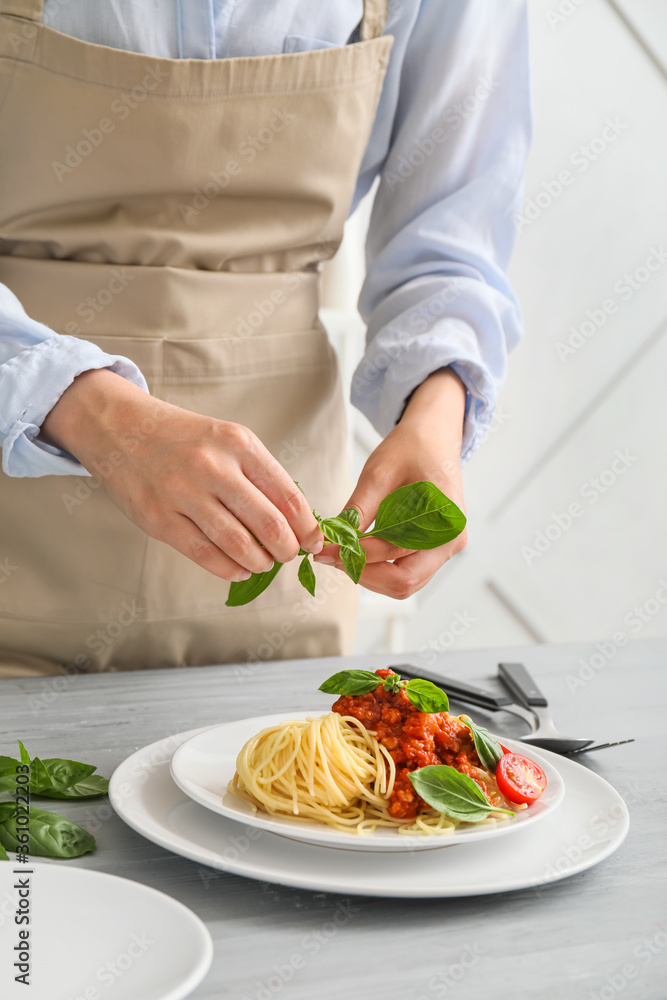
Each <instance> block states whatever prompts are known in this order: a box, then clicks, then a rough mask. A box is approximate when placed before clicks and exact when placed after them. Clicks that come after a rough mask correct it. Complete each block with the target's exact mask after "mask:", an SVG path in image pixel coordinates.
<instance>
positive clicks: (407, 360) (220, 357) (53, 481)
mask: <svg viewBox="0 0 667 1000" xmlns="http://www.w3.org/2000/svg"><path fill="white" fill-rule="evenodd" d="M120 6H121V5H120V4H119V5H116V4H113V3H110V4H107V5H105V6H104V8H102V9H100V7H99V6H97V5H95V6H91V5H89V4H86V3H85V0H60V2H58V3H54V4H53V5H51V6H50V7H48V8H47V9H48V11H49V24H48V25H46V24H44V23H43V10H42V8H43V0H2V2H1V5H0V55H1V56H2V59H1V60H0V119H1V121H0V127H1V128H2V134H3V136H4V137H5V143H4V146H3V151H2V153H1V154H0V157H1V158H0V237H1V239H0V254H1V255H0V282H2V286H0V292H1V296H0V362H1V364H0V395H1V400H2V401H1V403H0V435H1V440H2V445H3V470H4V473H3V475H2V478H1V479H0V524H2V546H3V549H2V551H1V552H0V556H2V555H4V556H6V561H5V565H6V570H5V581H4V583H3V585H2V587H1V588H0V672H2V673H4V675H5V676H15V675H17V674H21V673H28V674H31V673H32V674H40V673H43V674H47V673H55V672H59V671H61V670H70V671H71V670H118V669H136V668H141V667H162V666H180V665H194V664H206V663H215V662H225V661H227V662H231V661H239V660H243V659H247V658H256V657H257V650H258V648H259V647H260V646H261V647H262V649H265V648H267V647H268V648H269V650H270V655H275V656H276V657H291V656H310V655H327V654H337V653H341V652H349V650H350V643H351V640H352V633H353V625H354V617H355V598H356V595H355V588H354V585H352V584H351V583H350V582H349V581H348V580H347V579H346V577H345V576H344V574H343V573H341V572H340V571H339V569H338V567H337V566H336V564H335V561H334V565H332V564H331V560H332V559H334V560H335V552H334V554H333V555H332V553H331V551H330V549H329V547H327V551H326V553H323V552H322V537H321V533H320V531H319V528H318V526H317V522H316V520H315V519H314V517H313V516H312V513H311V512H310V507H311V506H313V507H315V508H316V509H318V510H320V511H322V512H323V513H326V514H332V513H336V512H338V511H339V510H340V509H342V508H343V507H344V506H348V505H353V506H355V507H357V508H358V509H359V511H360V516H361V522H362V527H364V526H367V525H368V524H370V523H371V522H372V521H373V519H374V516H375V513H376V511H377V507H378V504H379V502H380V500H381V499H382V498H383V497H384V496H385V495H386V494H387V493H388V492H390V491H391V490H392V489H395V488H396V487H398V486H400V485H402V484H404V483H409V482H413V481H416V480H419V479H430V480H432V481H434V482H435V483H436V484H437V485H438V486H440V487H441V488H442V489H443V490H444V492H446V493H447V494H448V495H450V496H451V497H452V498H453V499H454V500H456V501H457V502H458V503H460V504H462V502H463V498H462V488H461V476H460V456H461V453H463V457H464V458H467V457H468V456H469V455H470V454H471V453H472V451H473V450H474V448H475V447H476V445H477V443H478V442H479V440H480V438H481V436H482V435H483V433H484V430H485V428H486V426H487V425H488V422H489V420H490V419H491V416H492V413H493V407H494V403H495V398H496V393H497V388H498V385H499V383H500V381H501V380H502V377H503V375H504V369H505V358H506V351H507V348H508V346H511V345H512V344H513V343H514V342H515V341H516V340H517V339H518V336H519V332H520V320H519V315H518V309H517V306H516V303H515V300H514V297H513V295H512V292H511V290H510V289H509V287H508V285H507V281H506V278H505V275H504V268H505V267H506V265H507V261H508V258H509V254H510V251H511V247H512V243H513V238H514V222H513V218H514V213H515V212H516V209H517V205H518V199H519V196H520V188H521V174H522V169H523V164H524V160H525V154H526V149H527V144H528V132H529V124H528V110H527V101H528V97H527V84H526V70H525V67H526V40H525V10H524V4H523V3H522V2H518V0H516V2H513V3H507V2H505V3H503V4H501V3H500V2H499V0H468V2H464V0H449V2H447V3H443V2H442V0H421V2H419V0H413V2H406V3H401V4H389V3H388V2H387V0H365V2H364V3H363V4H362V3H360V2H359V0H341V2H339V3H337V4H336V5H334V7H333V9H330V8H329V5H313V4H311V3H308V2H307V0H297V2H296V3H295V2H290V3H288V2H284V3H283V2H281V3H277V4H273V5H272V8H271V10H269V11H267V9H266V5H265V4H263V3H262V2H261V0H248V2H247V3H245V4H243V5H240V6H239V5H237V4H234V3H232V2H231V0H230V2H226V0H218V2H216V3H215V4H213V5H210V4H209V2H208V0H206V2H203V0H202V2H196V3H195V2H194V0H193V2H192V3H188V4H187V5H186V4H183V5H180V4H172V3H168V2H166V0H164V3H163V4H162V6H161V9H160V13H159V17H158V18H157V20H156V19H154V18H153V19H151V18H149V17H148V15H147V14H146V13H145V12H142V9H141V8H140V5H139V4H136V5H133V4H123V5H122V7H123V10H122V12H121V11H120V9H119V8H120ZM362 8H363V9H362ZM378 175H379V176H380V185H379V189H378V194H377V198H376V201H375V206H374V212H373V218H372V221H371V227H370V232H369V239H368V258H369V260H368V274H367V277H366V280H365V284H364V288H363V291H362V295H361V299H360V310H361V312H362V315H363V316H364V318H365V319H366V321H367V322H368V327H369V334H368V346H367V351H366V354H365V357H364V358H363V360H362V362H361V363H360V365H359V368H358V370H357V373H356V375H355V379H354V384H353V401H354V402H355V404H356V405H357V406H358V407H359V408H360V409H362V410H363V412H365V413H366V415H367V416H368V417H369V418H370V419H371V420H372V421H373V423H374V424H375V426H376V427H377V428H378V430H379V431H380V432H381V433H382V434H384V435H386V436H385V438H384V440H383V442H382V444H381V445H380V446H379V447H378V449H377V450H376V451H375V452H374V454H372V455H371V457H370V459H369V461H368V463H367V464H366V466H365V468H364V470H363V473H362V475H361V477H360V480H359V482H358V483H357V484H356V486H354V488H353V484H352V483H351V482H350V479H349V472H348V468H347V463H346V459H345V424H344V408H343V399H342V394H341V388H340V382H339V378H338V372H337V367H336V361H335V357H334V355H333V352H332V350H331V347H330V346H329V343H328V341H327V338H326V334H325V332H324V331H323V329H322V327H321V324H320V323H319V320H318V316H317V312H318V270H319V264H320V262H321V261H323V260H326V259H328V258H329V257H331V256H332V255H333V253H334V252H335V250H336V249H337V247H338V245H339V243H340V240H341V238H342V232H343V224H344V222H345V219H346V218H347V216H348V215H349V213H350V211H351V210H352V209H353V208H354V206H355V205H356V203H357V202H358V200H359V199H360V197H361V196H363V194H365V193H366V191H368V189H369V188H370V186H371V184H372V182H373V180H374V179H375V178H376V176H378ZM147 388H148V390H149V393H150V394H149V393H147V392H146V389H147ZM90 476H92V477H93V478H90ZM295 480H296V481H298V482H299V484H300V485H301V487H302V489H303V491H304V494H305V496H304V495H303V494H302V493H301V492H300V491H299V489H298V488H297V487H296V486H295V485H294V481H295ZM306 497H307V500H306ZM464 541H465V540H464V538H463V536H461V537H460V538H459V539H457V540H456V541H454V542H452V543H450V544H448V545H445V546H443V547H441V548H440V549H435V550H432V551H431V552H418V553H406V552H403V551H401V550H398V549H396V548H394V547H393V546H391V545H389V544H387V543H384V542H382V541H380V540H373V541H369V542H367V543H365V544H366V546H367V555H368V564H367V567H366V569H365V571H364V574H363V576H362V581H361V582H362V585H363V586H366V587H368V588H369V589H372V590H375V591H377V592H379V593H383V594H389V595H390V596H393V597H397V598H401V597H406V596H408V595H409V594H411V593H414V592H415V591H416V590H418V589H420V588H421V587H423V586H424V585H425V584H426V583H427V582H428V580H429V579H431V577H432V576H433V574H434V573H435V572H436V570H437V569H438V568H439V567H440V566H441V565H442V564H443V563H444V562H445V561H446V560H447V559H448V558H450V556H451V555H452V554H453V553H454V552H456V551H457V550H458V549H460V548H461V547H462V546H463V544H464ZM299 548H304V549H306V550H308V551H310V552H313V553H316V562H317V563H319V568H318V594H317V597H316V598H315V599H311V598H308V597H307V596H306V595H305V591H303V590H302V589H301V588H300V586H299V585H298V583H297V581H296V573H290V572H283V573H281V574H280V575H279V576H278V577H277V578H276V580H275V581H274V583H273V584H272V585H271V587H270V588H269V590H267V591H266V592H265V594H264V595H262V597H260V598H259V599H257V600H256V601H255V602H253V603H252V604H251V605H248V606H247V607H245V608H226V607H225V599H226V596H227V589H228V587H227V584H226V581H229V580H241V579H245V578H247V577H248V575H249V574H250V573H251V572H259V571H263V570H265V569H267V568H268V567H269V566H270V565H272V563H273V560H277V561H280V562H285V561H288V560H290V559H293V558H294V557H295V556H296V554H297V552H298V550H299ZM327 563H328V565H327ZM261 656H262V657H263V658H265V657H264V653H262V654H261Z"/></svg>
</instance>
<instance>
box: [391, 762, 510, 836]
mask: <svg viewBox="0 0 667 1000" xmlns="http://www.w3.org/2000/svg"><path fill="white" fill-rule="evenodd" d="M408 778H409V779H410V781H411V782H412V786H413V788H414V790H415V791H416V792H417V794H418V795H420V796H421V797H422V799H423V800H424V802H426V803H427V804H428V805H429V806H431V808H432V809H435V810H436V811H437V812H441V813H444V814H445V815H446V816H450V817H451V818H452V819H456V820H459V821H461V822H465V823H481V821H482V820H484V819H486V818H487V816H488V815H489V813H491V812H499V813H507V814H508V815H509V816H513V815H514V813H513V812H512V811H511V810H510V809H497V808H495V807H494V806H492V805H491V803H490V802H489V800H488V799H487V797H486V795H485V794H484V792H483V791H482V789H481V788H480V787H479V785H478V784H477V782H476V781H473V780H472V778H469V777H468V775H467V774H461V772H460V771H457V770H456V768H455V767H450V765H449V764H428V765H427V766H426V767H420V768H419V769H418V770H417V771H411V772H410V773H409V774H408Z"/></svg>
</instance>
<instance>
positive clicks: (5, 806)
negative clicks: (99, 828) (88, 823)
mask: <svg viewBox="0 0 667 1000" xmlns="http://www.w3.org/2000/svg"><path fill="white" fill-rule="evenodd" d="M17 742H18V744H19V751H20V757H19V759H18V760H16V759H14V758H13V757H0V793H1V792H5V793H7V792H9V793H11V798H9V799H4V800H0V860H2V861H8V860H9V856H8V854H7V851H8V850H10V851H11V850H14V851H15V850H16V848H17V846H18V840H17V836H16V834H17V823H16V817H17V813H18V806H17V802H16V801H15V798H14V796H15V794H16V791H17V789H18V790H20V789H21V788H23V789H25V791H26V792H29V793H30V795H31V796H36V795H40V796H43V797H44V798H50V799H88V798H98V797H99V796H101V795H106V793H107V791H108V787H109V782H108V780H107V779H106V778H103V777H102V775H101V774H95V773H94V772H95V771H96V770H97V768H96V767H95V765H94V764H83V763H81V762H80V761H76V760H67V759H64V758H61V757H48V758H45V759H44V760H40V758H39V757H33V758H32V759H31V758H30V754H29V753H28V751H27V750H26V748H25V747H24V745H23V743H21V741H20V740H18V741H17ZM20 765H22V766H24V767H25V766H27V767H29V772H22V773H24V774H27V776H28V781H27V782H25V783H23V782H18V781H17V770H16V769H17V767H18V766H20ZM21 814H22V815H23V807H22V806H21ZM20 829H21V831H25V829H26V827H25V826H24V825H22V826H21V827H20ZM27 831H28V836H29V843H28V852H29V854H32V855H35V856H36V857H47V858H76V857H79V856H80V855H81V854H85V853H86V852H87V851H94V850H95V848H96V846H97V845H96V843H95V838H94V837H93V836H92V834H90V833H88V832H87V831H86V830H84V829H82V828H81V827H80V826H77V824H76V823H73V822H72V821H71V820H68V819H65V818H64V817H62V816H57V815H56V814H55V813H50V812H47V811H46V810H44V809H38V808H37V807H35V806H34V805H33V804H32V802H30V805H29V807H28V826H27Z"/></svg>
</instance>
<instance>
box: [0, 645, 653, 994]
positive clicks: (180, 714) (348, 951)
mask: <svg viewBox="0 0 667 1000" xmlns="http://www.w3.org/2000/svg"><path fill="white" fill-rule="evenodd" d="M610 648H611V649H612V650H613V655H609V650H610ZM596 652H598V653H600V655H599V657H598V658H594V659H593V665H591V657H592V656H593V654H595V653H596ZM606 654H607V655H605V653H604V648H603V651H602V652H600V650H598V649H597V647H596V646H595V644H589V645H581V646H573V645H569V646H538V647H533V648H530V649H515V650H507V649H503V650H482V651H474V652H465V653H449V654H446V655H444V656H443V657H441V659H440V661H439V663H438V666H439V667H440V668H441V669H442V670H443V671H445V672H446V673H447V674H448V675H450V676H459V677H461V678H467V679H469V680H482V679H487V678H492V677H493V676H494V675H495V672H496V664H497V663H498V661H499V660H517V659H518V660H522V661H523V662H525V663H526V664H527V666H528V667H529V668H530V670H531V671H533V672H534V674H535V676H536V677H537V678H538V680H539V683H540V685H541V687H542V688H543V690H544V692H545V694H546V695H547V697H548V698H549V701H550V703H551V704H552V707H553V711H554V715H555V717H556V721H557V722H558V723H562V728H563V730H565V729H567V730H572V731H573V732H574V733H575V734H579V733H584V734H586V735H591V736H595V737H596V738H598V737H599V738H602V737H605V738H610V739H613V738H617V739H622V738H624V737H630V736H634V737H636V739H637V742H636V743H632V744H629V745H628V746H623V747H617V748H614V749H610V750H605V751H602V752H601V753H599V754H591V755H590V756H588V757H586V756H584V757H580V758H579V760H580V761H581V762H582V764H584V765H585V766H587V767H589V768H591V769H593V770H595V771H596V772H597V773H598V774H600V775H602V777H604V778H606V779H607V780H608V781H610V782H611V783H612V784H613V785H614V786H615V787H616V788H617V789H618V790H619V791H620V792H621V794H622V795H623V797H624V798H625V800H626V802H627V803H628V806H629V809H630V816H631V828H630V833H629V835H628V838H627V840H626V841H625V843H624V844H623V845H622V846H621V848H620V849H619V850H618V851H617V852H616V853H615V854H614V855H612V857H610V858H608V859H607V860H606V861H605V862H603V863H601V864H599V865H598V866H596V867H594V868H592V869H591V870H589V871H587V872H584V873H582V874H580V875H576V876H574V877H571V878H569V879H566V880H565V881H562V882H556V883H552V884H550V885H548V886H546V887H544V888H543V889H541V890H535V889H530V890H524V891H518V892H513V893H507V894H504V895H497V896H493V895H491V896H481V897H474V898H467V899H445V900H390V899H370V898H363V897H351V898H350V907H349V913H350V919H349V920H348V921H346V922H345V923H341V925H340V927H339V928H338V930H337V932H336V934H335V935H333V936H331V937H328V938H326V939H324V938H322V939H321V940H322V942H323V943H322V944H321V945H320V946H319V948H318V949H317V950H315V945H314V944H313V941H316V940H317V938H316V932H317V931H318V929H320V928H321V927H322V926H324V925H325V924H327V923H328V922H330V921H331V918H332V916H333V914H334V913H335V911H336V908H337V907H338V906H340V904H341V901H342V900H343V899H344V897H338V896H333V895H330V894H325V893H317V892H307V891H303V890H295V889H289V888H284V887H281V886H277V885H269V884H265V883H261V882H255V881H251V880H247V879H244V878H240V877H238V876H236V875H228V874H226V873H223V872H216V871H213V870H209V869H203V868H202V867H201V866H200V865H198V864H196V863H194V862H191V861H188V860H186V859H184V858H180V857H177V856H174V855H172V854H170V853H169V852H167V851H165V850H163V849H162V848H159V847H156V846H154V845H153V844H151V843H149V841H147V840H145V839H143V838H142V837H141V836H139V835H138V834H136V833H134V831H132V830H130V829H129V828H128V827H127V826H125V824H124V823H123V822H122V821H121V820H120V819H119V818H118V817H117V816H116V815H115V814H113V813H112V811H111V809H110V807H108V806H107V805H106V800H103V801H102V804H100V802H97V803H94V802H93V803H91V802H88V803H84V802H81V803H58V807H59V810H58V811H60V812H62V813H63V814H64V815H67V816H69V817H70V818H72V819H74V820H76V821H77V822H79V823H81V824H82V825H83V826H88V827H89V828H90V829H91V830H92V831H93V832H94V833H95V836H96V837H97V841H98V850H97V852H96V853H95V854H94V855H89V856H86V857H83V858H80V859H77V860H76V861H73V862H68V863H70V864H77V865H80V866H82V867H86V868H96V869H100V870H102V871H106V872H111V873H114V874H118V875H123V876H125V877H128V878H132V879H136V880H137V881H139V882H143V883H145V884H146V885H150V886H153V887H154V888H156V889H160V890H162V891H164V892H166V893H168V894H169V895H171V896H173V897H175V898H176V899H179V900H181V901H182V902H183V903H185V904H186V905H187V906H189V907H190V908H191V909H192V910H194V911H195V913H197V914H199V916H200V917H201V918H202V919H203V920H204V921H205V922H206V923H207V924H208V926H209V928H210V930H211V934H212V936H213V940H214V943H215V958H214V962H213V966H212V968H211V970H210V972H209V974H208V976H207V977H206V979H205V981H204V982H203V983H202V984H201V986H200V987H199V988H198V989H197V990H196V991H195V993H194V994H192V995H193V997H196V998H199V1000H204V998H207V1000H208V998H213V997H231V998H233V1000H273V998H274V997H278V998H279V1000H316V998H328V997H343V996H344V997H347V998H348V1000H361V998H362V997H364V998H369V1000H380V998H382V1000H436V998H438V997H442V996H448V997H456V998H457V1000H459V998H460V1000H509V998H512V1000H517V998H524V997H525V998H534V997H540V998H543V1000H577V998H581V1000H615V998H616V996H622V997H628V998H630V997H631V998H633V1000H635V998H636V1000H665V997H667V934H666V933H665V931H666V929H667V927H666V925H667V881H666V879H665V873H666V865H665V853H666V847H667V789H666V787H665V758H666V752H667V740H666V739H665V716H666V712H667V639H661V640H656V639H652V640H644V641H637V642H635V643H634V644H632V645H629V646H625V647H624V648H616V647H613V646H611V644H607V647H606ZM392 659H393V662H396V657H393V658H392V657H385V656H377V657H371V658H369V657H364V658H363V659H362V658H351V659H349V660H347V661H340V660H300V661H290V662H285V663H273V664H261V665H253V666H250V667H248V666H244V667H233V666H222V667H202V668H196V669H184V670H156V671H142V672H137V673H132V674H102V675H96V676H78V677H75V678H72V679H70V680H69V681H68V682H67V683H66V684H61V687H63V688H64V690H62V691H60V692H55V691H54V690H53V686H52V682H51V679H47V680H41V679H30V680H25V679H24V680H11V681H0V754H12V755H14V753H15V751H16V744H15V743H14V742H13V741H14V740H15V738H16V737H17V736H18V737H19V738H21V739H23V740H24V742H25V743H26V744H27V746H28V748H29V750H30V751H31V753H32V754H33V755H35V756H36V755H39V756H40V757H49V756H71V757H73V758H76V759H82V760H86V761H90V762H93V763H96V764H97V765H98V767H99V770H100V773H102V774H106V775H107V776H110V775H111V773H112V771H113V769H114V768H115V766H116V765H117V764H119V763H120V761H122V760H123V759H124V758H125V757H127V756H128V755H129V754H130V753H132V752H133V751H134V750H136V749H138V748H140V747H142V746H144V745H146V744H147V743H151V742H153V741H154V740H157V739H160V738H162V737H164V736H167V735H169V734H171V733H176V732H181V731H183V730H188V729H193V728H195V727H196V726H203V725H210V724H214V723H217V722H223V721H230V720H233V719H240V718H244V717H248V716H254V715H262V714H266V713H268V712H276V711H281V710H283V709H285V710H286V711H289V710H297V709H308V708H311V707H313V706H314V705H315V706H317V705H318V704H319V703H320V700H321V703H322V708H323V710H325V709H326V708H327V706H328V705H329V703H330V698H326V696H324V695H316V694H314V691H315V689H316V687H317V685H318V684H319V683H320V681H321V680H322V679H323V678H324V677H326V676H328V675H329V674H330V673H333V672H334V670H335V669H340V668H341V666H342V665H343V663H344V664H345V666H356V667H365V668H371V669H376V668H377V667H379V666H387V665H389V664H390V663H391V662H392ZM398 659H399V660H403V661H407V660H410V659H411V662H413V663H415V664H418V663H419V656H418V655H417V654H415V656H413V657H412V658H410V657H408V656H401V657H399V658H398ZM489 686H492V685H489ZM504 718H505V719H507V718H508V717H504ZM498 719H500V717H498ZM520 727H521V723H519V722H517V723H516V725H511V724H509V723H507V724H505V723H504V722H503V724H502V727H501V725H500V722H498V727H497V728H498V729H499V730H500V731H502V732H503V733H505V734H506V735H508V736H512V735H519V734H520V732H521V728H520ZM308 935H310V936H309V937H308ZM294 954H302V955H303V958H304V963H303V967H302V968H300V969H297V970H296V971H295V972H294V975H293V977H292V978H291V979H290V981H289V982H282V983H281V984H278V985H277V980H276V979H275V978H273V979H272V978H271V977H272V976H274V966H284V964H285V962H286V961H289V958H290V956H292V955H294ZM464 955H465V956H467V959H466V962H465V963H464V964H462V963H461V958H462V957H463V956H464ZM473 958H474V961H473ZM461 974H462V978H460V977H461ZM269 982H270V983H271V986H270V987H269V986H267V983H269ZM448 983H449V984H450V985H447V984H448Z"/></svg>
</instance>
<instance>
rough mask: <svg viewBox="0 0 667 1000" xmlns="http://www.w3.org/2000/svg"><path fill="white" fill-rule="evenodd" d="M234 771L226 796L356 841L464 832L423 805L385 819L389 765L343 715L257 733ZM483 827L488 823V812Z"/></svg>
mask: <svg viewBox="0 0 667 1000" xmlns="http://www.w3.org/2000/svg"><path fill="white" fill-rule="evenodd" d="M236 768H237V770H236V774H235V775H234V778H233V780H232V781H231V782H230V786H229V790H230V791H232V792H234V793H236V794H237V795H240V796H241V797H243V798H244V799H246V800H247V801H249V802H250V803H252V805H253V806H254V807H255V808H256V809H258V810H263V811H264V812H266V813H268V814H269V815H270V816H281V817H289V818H290V819H294V820H296V821H299V820H301V821H303V820H316V821H319V822H321V823H325V824H326V825H327V826H331V827H333V828H335V829H337V830H343V831H346V832H351V833H358V834H360V835H363V834H367V833H372V832H373V831H375V830H376V829H377V828H378V827H391V828H393V829H395V830H396V831H397V832H398V833H401V834H409V835H413V836H433V835H441V836H442V835H447V834H452V833H454V832H455V831H456V830H457V829H458V828H459V827H461V826H462V825H464V824H462V823H460V822H458V821H456V820H453V819H451V818H449V817H448V816H446V815H444V814H443V813H441V812H437V811H436V810H434V809H431V808H430V807H428V806H427V805H426V804H425V803H423V809H422V810H421V811H420V812H419V813H418V815H416V816H414V817H413V818H411V819H410V820H409V821H408V820H406V819H404V818H403V819H401V818H397V817H396V816H395V815H392V813H391V812H390V811H389V804H390V798H391V796H392V793H393V791H394V787H395V783H396V765H395V763H394V759H393V757H392V755H391V753H390V752H389V751H388V750H387V749H386V748H385V747H384V746H383V745H382V744H381V743H380V742H379V740H378V739H377V738H376V734H375V733H374V732H372V731H370V730H369V729H367V728H366V727H365V726H364V725H363V723H362V722H360V721H359V720H358V719H356V718H354V717H353V716H350V715H340V714H338V713H336V712H329V713H327V714H326V715H323V716H320V717H319V718H309V719H305V720H298V721H296V720H294V721H287V722H281V723H280V724H278V725H275V726H271V727H269V728H268V729H264V730H262V732H260V733H258V734H257V735H256V736H254V737H252V739H250V740H248V742H247V743H246V744H245V746H244V747H243V748H242V750H241V752H240V754H239V756H238V759H237V762H236ZM479 770H480V772H481V773H480V777H482V776H483V781H484V789H485V791H486V793H487V795H488V797H489V800H490V802H491V804H492V807H493V806H496V807H497V808H499V807H501V803H504V802H505V800H504V798H503V796H502V795H501V794H500V792H499V791H498V788H497V785H495V779H494V777H493V775H491V774H489V773H487V772H485V771H481V769H479ZM494 786H495V787H494ZM503 818H504V817H503ZM489 821H491V822H494V821H495V820H494V818H493V813H492V812H491V813H490V814H489V817H488V819H487V820H486V821H485V822H489Z"/></svg>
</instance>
